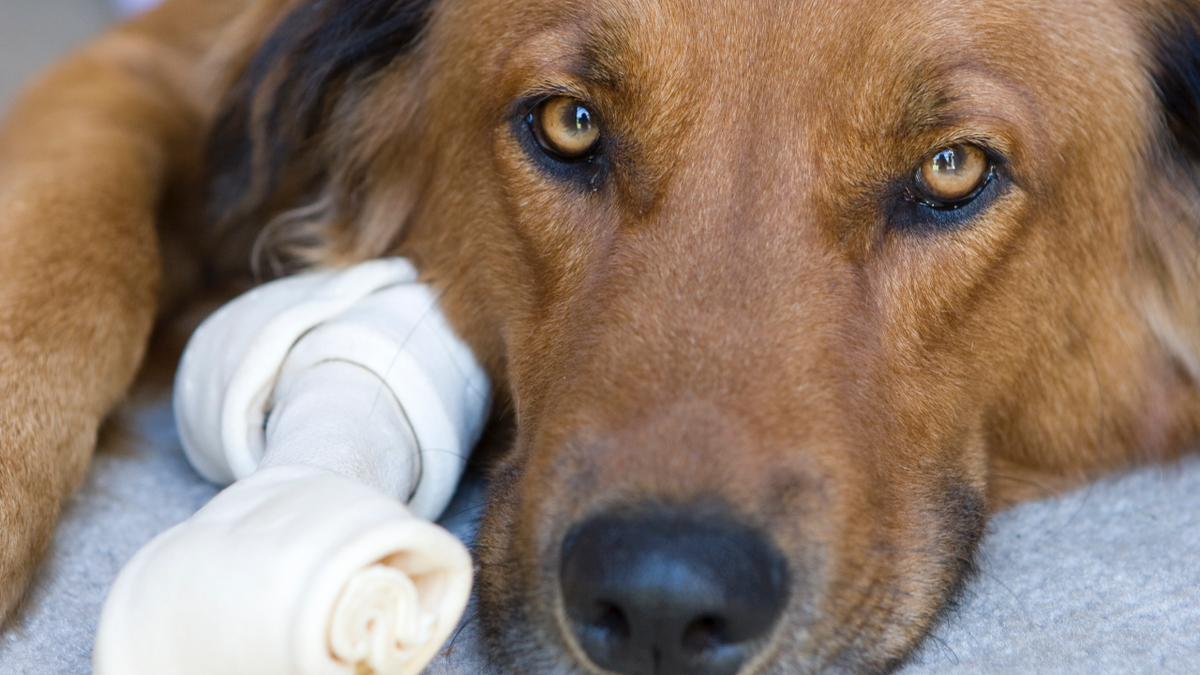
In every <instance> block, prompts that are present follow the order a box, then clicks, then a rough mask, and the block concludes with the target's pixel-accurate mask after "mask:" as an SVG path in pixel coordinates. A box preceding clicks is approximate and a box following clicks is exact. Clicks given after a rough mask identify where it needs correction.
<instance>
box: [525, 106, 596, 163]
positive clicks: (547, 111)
mask: <svg viewBox="0 0 1200 675" xmlns="http://www.w3.org/2000/svg"><path fill="white" fill-rule="evenodd" d="M530 123H531V126H532V127H533V134H534V136H535V137H536V138H537V141H538V144H540V145H541V146H542V149H543V150H545V151H547V152H548V153H550V154H551V155H554V156H555V157H557V158H559V159H565V160H573V159H582V158H584V157H587V156H588V155H590V154H591V153H592V150H593V149H594V148H595V147H596V144H597V143H598V142H599V141H600V124H599V122H598V120H597V119H596V115H595V114H594V113H593V112H592V111H591V109H590V108H588V107H587V105H586V104H585V103H584V102H583V101H580V100H579V99H576V98H571V97H570V96H554V97H552V98H548V99H546V100H545V101H542V102H541V103H540V104H538V107H537V108H536V109H535V110H534V111H533V113H532V114H531V115H530Z"/></svg>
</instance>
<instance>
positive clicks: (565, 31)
mask: <svg viewBox="0 0 1200 675" xmlns="http://www.w3.org/2000/svg"><path fill="white" fill-rule="evenodd" d="M1074 4H1077V3H1074V2H1070V1H1069V0H1068V1H1067V2H1053V3H1051V2H1045V1H1041V0H1027V1H1025V2H1016V3H1008V4H1005V6H1003V7H1000V6H997V5H995V4H993V3H965V2H947V1H946V0H916V1H900V0H818V1H809V2H778V1H777V0H575V1H573V2H561V1H548V2H535V3H529V2H521V3H515V4H514V3H479V6H478V8H477V9H478V13H477V16H478V17H483V16H490V19H487V21H488V23H492V22H496V23H498V24H501V25H503V26H504V28H503V29H502V30H492V31H488V32H486V35H488V37H487V38H486V39H487V40H490V41H492V43H491V44H489V45H488V46H487V47H486V48H485V49H483V52H485V53H490V54H491V55H492V56H491V57H490V58H488V59H486V60H485V61H486V63H484V64H482V65H478V66H477V69H478V70H479V71H480V72H481V73H483V77H482V78H481V79H482V81H484V82H486V83H487V84H488V86H489V88H490V90H491V91H492V92H493V93H494V94H498V95H499V98H500V99H502V100H499V101H497V104H504V103H506V102H508V101H511V100H514V99H515V98H517V97H519V96H521V95H525V94H528V93H529V92H530V91H531V90H533V91H538V90H546V89H555V88H557V89H565V90H568V91H577V92H579V93H581V94H583V95H584V97H585V98H588V99H592V100H597V102H599V103H600V104H605V103H611V105H608V110H607V112H609V114H610V115H616V116H622V115H624V116H628V117H630V118H631V119H630V122H631V123H633V124H637V125H638V126H642V127H645V123H646V121H647V120H646V116H648V115H653V116H657V117H658V119H657V120H655V121H657V122H658V123H659V126H660V127H667V128H669V127H671V126H672V125H676V126H677V125H679V124H682V123H683V120H692V121H694V120H697V119H704V118H705V117H708V116H710V115H713V114H716V115H719V116H721V117H722V118H723V119H731V118H730V117H729V115H731V114H734V115H736V116H737V117H736V118H734V119H736V120H737V121H739V122H742V123H743V126H745V127H747V128H750V127H753V128H754V130H755V133H758V134H764V133H766V134H771V133H775V134H777V135H778V136H779V138H780V139H781V140H786V141H787V142H799V141H801V140H802V139H803V138H805V136H804V135H798V134H796V133H795V127H796V126H802V127H804V128H805V130H806V132H807V137H810V138H811V137H812V135H813V134H821V133H825V134H833V135H842V136H845V135H847V134H851V135H859V137H857V138H853V139H848V140H849V141H850V142H851V143H852V144H854V145H856V146H860V147H861V145H862V142H863V141H868V140H873V141H878V140H879V139H880V134H884V135H886V134H889V133H892V132H893V131H895V130H896V129H902V130H903V132H904V133H905V134H911V133H912V132H913V131H914V130H916V131H921V130H922V129H924V128H928V127H937V126H939V125H940V126H945V125H948V124H953V123H955V122H957V121H959V120H956V119H954V118H955V117H956V116H957V117H960V118H961V117H963V116H975V117H977V118H991V119H992V120H993V121H996V120H1000V121H1003V122H1005V123H1007V124H1009V125H1010V126H1011V125H1014V124H1017V125H1024V126H1027V127H1030V128H1032V127H1034V126H1037V125H1038V124H1039V123H1042V122H1045V120H1040V121H1039V120H1034V119H1033V117H1034V116H1036V115H1037V114H1038V108H1044V107H1046V105H1047V100H1048V99H1050V98H1055V97H1061V98H1063V99H1065V98H1067V97H1071V96H1074V97H1075V99H1076V100H1077V101H1080V102H1079V103H1076V104H1068V105H1076V106H1078V107H1083V106H1084V105H1085V104H1084V103H1082V101H1083V100H1084V99H1086V98H1087V97H1088V96H1094V95H1096V93H1097V92H1095V91H1093V90H1094V89H1095V87H1094V82H1093V81H1094V80H1096V78H1097V77H1099V75H1098V73H1103V74H1104V78H1105V79H1106V80H1107V81H1108V84H1105V85H1104V86H1105V87H1107V88H1108V89H1110V90H1111V89H1114V88H1117V87H1123V86H1125V85H1124V84H1122V83H1123V82H1125V83H1128V82H1136V81H1139V78H1138V73H1136V72H1127V73H1121V72H1118V71H1117V70H1116V69H1114V68H1110V67H1109V65H1110V64H1104V63H1101V62H1103V61H1105V60H1108V56H1111V55H1113V54H1117V53H1119V52H1120V50H1121V49H1128V50H1133V49H1136V39H1135V37H1134V36H1133V31H1131V30H1130V28H1129V27H1128V26H1126V25H1124V24H1120V23H1105V21H1103V20H1102V19H1099V18H1095V17H1090V16H1086V15H1087V14H1088V13H1086V12H1084V13H1081V11H1080V10H1079V8H1073V7H1072V5H1074ZM517 5H519V6H517ZM476 35H480V34H479V33H477V34H476ZM497 36H503V37H501V38H500V39H497ZM473 39H484V38H483V37H476V38H473ZM466 51H471V50H466ZM471 53H475V54H478V53H480V51H478V50H475V51H471ZM1081 53H1088V54H1089V55H1088V57H1087V58H1086V59H1085V58H1079V54H1081ZM1116 63H1117V62H1114V64H1113V65H1114V66H1115V65H1116ZM1120 63H1122V64H1124V65H1125V66H1126V67H1127V66H1128V59H1124V60H1122V61H1120ZM1127 70H1128V68H1127ZM497 85H498V86H497ZM1130 86H1136V85H1130ZM1109 98H1117V99H1120V98H1121V97H1116V96H1113V97H1109ZM1137 98H1138V96H1125V97H1124V99H1125V100H1134V99H1137ZM1066 108H1067V106H1063V107H1060V108H1059V110H1066ZM1114 117H1119V115H1118V116H1114ZM614 121H620V120H614ZM985 121H986V120H985ZM781 123H784V124H790V125H792V126H791V128H785V126H783V125H782V124H781ZM669 135H670V136H672V137H678V136H679V134H678V133H671V134H669ZM862 135H865V136H866V138H863V137H861V136H862ZM1011 135H1013V134H1000V136H1001V141H1000V142H1001V143H1003V142H1004V140H1003V138H1004V137H1005V136H1011ZM827 141H828V139H826V141H823V142H817V144H819V145H821V146H822V147H826V148H828V147H829V143H828V142H827ZM1005 149H1006V148H1005Z"/></svg>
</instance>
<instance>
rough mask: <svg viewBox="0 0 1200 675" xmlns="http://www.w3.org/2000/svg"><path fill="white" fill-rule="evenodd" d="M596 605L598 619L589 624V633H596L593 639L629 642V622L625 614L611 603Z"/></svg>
mask: <svg viewBox="0 0 1200 675" xmlns="http://www.w3.org/2000/svg"><path fill="white" fill-rule="evenodd" d="M596 604H597V610H596V618H594V619H592V620H591V621H588V622H587V624H588V626H587V627H588V629H589V632H591V633H594V635H593V636H592V638H593V639H599V640H605V641H607V642H614V643H615V642H625V641H627V640H629V637H630V629H629V620H628V619H626V618H625V612H622V611H621V608H620V607H617V606H616V605H614V604H612V603H610V602H599V603H596Z"/></svg>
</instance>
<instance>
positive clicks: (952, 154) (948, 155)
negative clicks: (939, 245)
mask: <svg viewBox="0 0 1200 675" xmlns="http://www.w3.org/2000/svg"><path fill="white" fill-rule="evenodd" d="M992 173H993V166H992V162H991V160H989V159H988V156H987V154H986V153H984V151H983V150H981V149H980V148H979V147H977V146H974V145H968V144H962V145H952V146H950V147H947V148H942V149H940V150H938V151H937V152H935V153H933V155H932V156H931V157H929V159H926V160H925V162H924V163H923V164H921V168H920V169H919V170H918V171H917V174H916V176H914V177H913V189H912V192H913V193H914V194H913V197H915V198H916V200H917V201H920V202H921V203H923V204H925V205H927V206H931V207H933V208H935V209H956V208H958V207H960V206H962V205H964V204H966V203H967V202H969V201H971V200H972V199H974V198H975V196H976V195H978V194H979V193H980V192H982V191H983V188H984V187H986V186H987V184H988V181H989V180H991V178H992Z"/></svg>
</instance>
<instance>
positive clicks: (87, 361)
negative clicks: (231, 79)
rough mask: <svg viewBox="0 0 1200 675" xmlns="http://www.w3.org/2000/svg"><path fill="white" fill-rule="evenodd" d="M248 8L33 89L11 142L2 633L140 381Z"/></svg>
mask: <svg viewBox="0 0 1200 675" xmlns="http://www.w3.org/2000/svg"><path fill="white" fill-rule="evenodd" d="M249 4H251V3H249V2H233V1H217V0H175V1H173V2H170V3H168V5H166V6H165V7H164V8H163V9H161V10H159V11H157V12H154V13H152V14H150V15H148V16H146V17H144V18H142V19H139V20H138V21H136V22H134V23H131V24H128V25H125V26H122V27H120V28H118V29H117V30H115V31H113V32H112V33H110V34H108V35H106V36H104V37H102V38H101V39H99V40H98V41H96V42H95V43H93V44H92V45H90V46H89V47H87V48H86V49H84V50H83V51H81V52H79V53H77V54H76V55H74V56H73V57H71V58H69V59H68V60H66V61H64V62H63V63H62V64H61V65H59V66H58V67H56V68H55V69H54V70H53V71H51V72H50V73H49V74H47V75H46V76H44V77H43V78H41V79H40V80H39V81H37V82H36V83H34V84H33V86H31V87H30V88H29V89H28V90H27V91H26V92H25V94H24V95H23V96H22V97H21V98H20V99H19V100H18V101H17V103H16V105H15V107H14V109H13V110H12V112H11V114H10V116H9V118H8V120H7V121H6V122H5V123H4V125H3V126H2V127H0V621H2V620H3V618H4V617H6V616H7V615H8V613H9V612H10V611H11V610H12V608H13V606H14V605H15V604H16V602H17V601H18V599H19V598H20V596H21V594H22V592H23V589H24V587H25V585H26V584H27V583H28V580H29V578H30V576H31V574H32V572H33V570H34V568H35V566H36V565H37V563H38V560H39V559H40V557H41V555H42V554H43V552H44V551H45V550H46V548H47V546H48V544H49V542H50V540H51V535H52V533H53V528H54V523H55V519H56V517H57V514H58V511H59V505H60V503H61V501H62V500H63V499H64V498H66V497H67V496H68V495H70V493H71V492H72V491H73V490H74V489H75V488H76V486H77V485H78V484H79V483H80V481H81V480H82V478H83V475H84V472H85V470H86V467H87V465H88V460H89V457H90V454H91V451H92V448H93V446H94V445H95V441H96V433H97V429H98V427H99V425H100V423H101V421H102V420H103V418H104V417H105V415H107V414H108V413H109V412H110V411H111V409H112V408H113V406H114V405H115V404H116V403H117V401H118V400H119V399H120V398H121V396H122V395H123V393H124V391H125V389H126V388H127V387H128V386H129V384H130V382H131V380H132V379H133V376H134V374H135V372H136V370H137V367H138V364H139V362H140V360H141V357H142V353H143V350H144V348H145V343H146V340H147V337H148V334H149V332H150V328H151V325H152V322H153V319H154V313H155V305H156V287H157V284H158V279H159V276H160V263H159V259H158V250H157V248H158V245H157V241H156V233H155V219H156V213H157V211H158V209H159V206H160V201H161V195H162V193H163V190H164V186H165V185H166V183H167V181H168V180H170V179H171V176H172V174H173V172H176V171H180V170H182V168H181V167H180V166H179V164H180V163H181V162H183V161H185V159H186V158H189V157H194V156H195V155H196V154H197V153H196V149H197V148H198V147H199V144H198V138H199V135H200V133H202V127H203V121H202V120H203V117H204V112H203V110H202V109H200V107H198V106H197V105H196V104H195V103H194V101H197V100H204V95H203V92H200V91H198V90H197V87H198V86H202V85H197V84H196V83H197V82H199V81H200V79H201V75H202V74H203V73H201V72H199V71H201V70H202V65H201V64H202V63H204V58H205V54H206V52H207V51H208V46H209V45H211V44H212V42H213V41H214V40H216V39H217V37H218V36H219V34H220V33H221V29H222V27H223V26H224V25H225V24H226V23H228V22H229V21H231V20H232V19H233V18H234V17H236V15H237V14H238V12H239V11H240V9H241V8H242V6H243V5H249Z"/></svg>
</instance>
